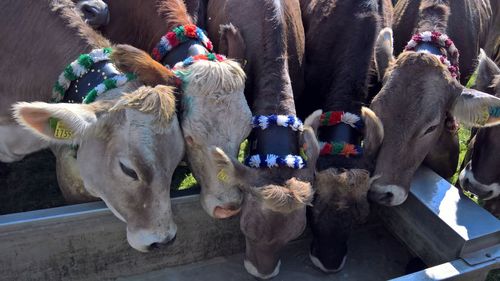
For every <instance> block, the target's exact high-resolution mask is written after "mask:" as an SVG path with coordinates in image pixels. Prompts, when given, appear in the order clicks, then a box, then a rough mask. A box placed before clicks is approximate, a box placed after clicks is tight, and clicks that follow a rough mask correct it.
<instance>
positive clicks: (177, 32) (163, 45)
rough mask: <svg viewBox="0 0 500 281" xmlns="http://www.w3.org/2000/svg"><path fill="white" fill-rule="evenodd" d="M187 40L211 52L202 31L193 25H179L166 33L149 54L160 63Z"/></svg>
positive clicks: (210, 46) (211, 49)
mask: <svg viewBox="0 0 500 281" xmlns="http://www.w3.org/2000/svg"><path fill="white" fill-rule="evenodd" d="M189 40H198V41H199V42H200V43H201V44H203V46H204V47H205V48H206V49H207V50H208V51H209V52H212V51H213V45H212V42H211V41H210V39H208V37H207V36H206V35H205V33H204V32H203V30H202V29H201V28H199V27H197V26H196V25H194V24H186V25H181V26H178V27H176V28H174V29H173V30H172V31H170V32H167V34H165V35H163V36H162V37H161V39H160V42H159V43H158V44H157V45H156V47H155V48H154V49H153V51H152V52H151V56H152V57H153V58H154V59H155V60H157V61H161V60H162V59H163V57H164V56H165V55H166V54H167V53H168V52H169V51H170V50H172V49H173V48H174V47H176V46H178V45H179V44H182V43H184V42H187V41H189Z"/></svg>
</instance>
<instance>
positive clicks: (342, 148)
mask: <svg viewBox="0 0 500 281" xmlns="http://www.w3.org/2000/svg"><path fill="white" fill-rule="evenodd" d="M319 147H320V150H319V155H322V156H324V155H342V156H344V157H346V158H349V157H350V156H359V155H361V154H363V148H362V147H361V146H359V145H354V144H350V143H345V142H319Z"/></svg>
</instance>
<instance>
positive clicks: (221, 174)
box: [217, 169, 229, 182]
mask: <svg viewBox="0 0 500 281" xmlns="http://www.w3.org/2000/svg"><path fill="white" fill-rule="evenodd" d="M217 178H218V179H219V180H220V181H221V182H228V180H229V177H228V175H227V174H226V171H224V169H221V170H220V171H219V173H218V174H217Z"/></svg>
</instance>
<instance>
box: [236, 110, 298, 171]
mask: <svg viewBox="0 0 500 281" xmlns="http://www.w3.org/2000/svg"><path fill="white" fill-rule="evenodd" d="M252 126H253V131H252V133H251V135H250V137H249V139H250V156H249V157H248V158H247V159H246V160H245V164H246V165H248V166H250V167H254V168H273V167H280V166H284V167H289V168H293V169H302V168H303V167H305V160H307V159H304V158H303V155H304V154H303V153H302V152H303V151H300V150H299V149H298V134H299V132H301V131H302V130H303V127H304V126H303V124H302V121H300V120H299V119H298V118H297V117H296V116H295V115H277V114H272V115H256V116H254V117H253V118H252ZM299 154H300V155H299Z"/></svg>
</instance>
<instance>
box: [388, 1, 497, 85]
mask: <svg viewBox="0 0 500 281" xmlns="http://www.w3.org/2000/svg"><path fill="white" fill-rule="evenodd" d="M495 2H497V3H498V1H489V0H486V1H476V0H440V1H430V2H429V1H428V0H399V1H398V2H397V4H396V5H395V7H394V23H393V29H394V52H395V54H396V55H398V54H400V53H401V52H402V51H403V49H404V47H405V46H406V43H407V42H408V40H409V39H410V37H411V36H412V35H413V34H414V33H415V31H416V28H417V23H418V22H419V14H420V11H421V7H422V5H427V4H428V3H436V4H443V5H446V6H447V7H448V8H449V10H450V16H449V19H448V21H447V22H446V28H445V29H443V31H446V34H447V35H448V36H449V37H450V38H452V39H453V40H454V42H455V44H456V46H457V48H458V49H459V50H460V73H461V75H460V82H461V83H462V84H464V85H465V83H466V82H467V80H468V79H469V76H470V75H471V74H472V72H473V71H474V60H475V59H476V58H477V56H478V54H479V48H484V46H485V44H486V41H487V37H488V32H489V31H490V30H491V29H495V28H494V27H495V25H493V18H492V15H493V11H494V8H495V7H494V5H496V4H495ZM497 6H498V5H497ZM464 27H466V28H464ZM497 27H498V25H497ZM497 29H498V28H497Z"/></svg>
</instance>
